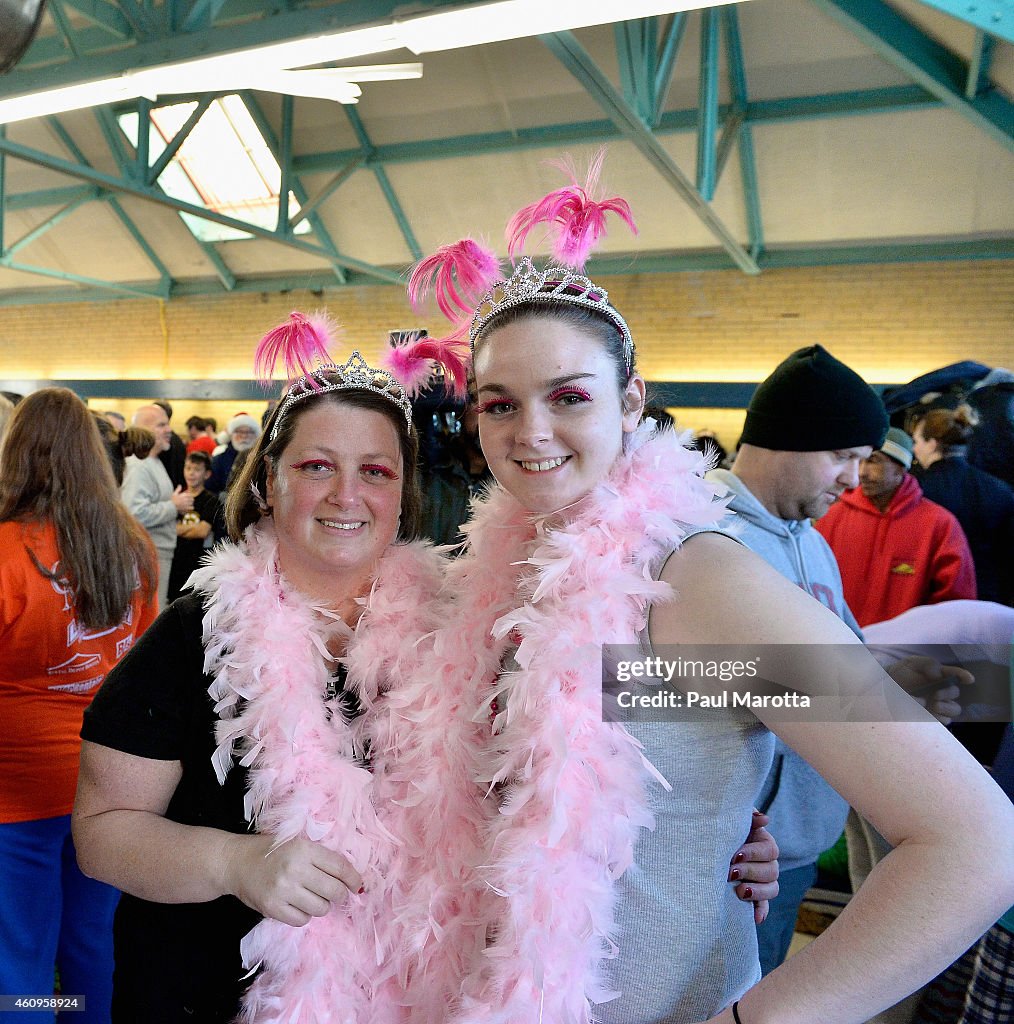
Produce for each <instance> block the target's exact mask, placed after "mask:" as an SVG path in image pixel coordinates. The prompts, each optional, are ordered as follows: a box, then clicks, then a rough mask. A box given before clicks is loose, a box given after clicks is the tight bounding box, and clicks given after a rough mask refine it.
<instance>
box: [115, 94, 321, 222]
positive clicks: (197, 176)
mask: <svg viewBox="0 0 1014 1024" xmlns="http://www.w3.org/2000/svg"><path fill="white" fill-rule="evenodd" d="M196 106H197V104H196V103H176V104H172V105H169V106H164V107H155V108H154V109H153V110H152V111H151V125H150V135H149V140H150V141H149V152H150V158H151V160H153V161H154V160H157V159H158V157H159V156H160V155H161V153H162V152H163V151H164V150H165V148H166V146H167V145H168V143H169V142H170V141H171V140H172V139H173V138H174V137H175V136H176V134H177V133H178V132H179V130H180V129H181V128H182V127H183V125H184V124H185V123H186V121H187V118H189V117H190V115H191V114H192V113H193V111H194V109H195V107H196ZM119 120H120V127H121V128H122V130H123V132H124V134H125V135H126V136H127V138H129V139H130V141H131V142H132V143H133V144H134V145H135V146H136V145H137V123H138V117H137V114H136V113H126V114H122V115H121V116H120V119H119ZM281 181H282V172H281V168H280V167H279V166H278V161H277V160H275V158H274V155H273V154H272V153H271V150H270V149H269V148H268V145H267V143H266V142H265V140H264V137H263V136H262V135H261V133H260V131H259V130H258V128H257V126H256V124H255V123H254V121H253V118H251V117H250V114H249V112H248V111H247V109H246V105H245V104H244V103H243V101H242V100H241V99H240V98H239V97H238V96H224V97H222V98H220V99H217V100H215V101H214V102H212V104H211V106H210V107H208V109H207V110H206V111H205V112H204V114H203V116H202V117H201V119H200V121H198V122H197V124H196V125H195V126H194V128H193V129H192V131H191V132H190V135H189V136H188V137H187V139H186V141H185V142H184V143H183V145H182V146H180V148H179V150H178V152H177V153H176V154H175V155H174V156H173V158H172V160H170V162H169V164H168V165H167V166H166V168H165V170H164V171H163V172H162V174H161V175H160V176H159V179H158V183H159V185H160V186H161V187H162V188H163V189H164V190H165V192H166V194H167V195H170V196H172V197H173V198H174V199H179V200H182V201H183V202H187V203H192V204H194V205H195V206H203V207H205V208H206V209H208V210H214V211H215V212H216V213H221V214H224V215H225V216H228V217H234V218H236V219H237V220H244V221H248V222H249V223H252V224H256V225H258V226H259V227H265V228H271V229H274V228H275V227H276V226H277V224H278V194H279V190H280V188H281ZM298 211H299V203H298V202H297V201H296V197H295V196H294V195H293V194H292V193H291V192H290V193H289V202H288V215H289V216H290V217H291V216H293V215H294V214H295V213H297V212H298ZM180 216H181V217H182V218H183V220H184V222H185V223H186V225H187V227H189V228H190V230H191V232H193V234H194V235H195V236H196V237H197V238H198V239H200V240H201V241H205V242H218V241H226V240H232V239H238V238H250V237H251V235H250V234H249V232H246V231H241V230H237V229H235V228H231V227H227V226H226V225H224V224H216V223H215V222H213V221H208V220H202V219H201V218H199V217H195V216H193V215H192V214H189V213H185V212H181V213H180ZM309 231H310V225H309V224H308V223H307V222H306V221H301V222H300V223H299V224H297V225H296V227H295V228H294V232H295V233H296V234H306V233H307V232H309Z"/></svg>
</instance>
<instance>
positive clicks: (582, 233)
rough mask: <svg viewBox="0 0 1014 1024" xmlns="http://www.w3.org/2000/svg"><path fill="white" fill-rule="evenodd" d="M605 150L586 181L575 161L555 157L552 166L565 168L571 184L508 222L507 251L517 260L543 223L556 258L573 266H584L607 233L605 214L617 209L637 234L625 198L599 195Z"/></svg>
mask: <svg viewBox="0 0 1014 1024" xmlns="http://www.w3.org/2000/svg"><path fill="white" fill-rule="evenodd" d="M605 155H606V151H605V150H604V149H600V150H599V151H598V153H596V154H595V156H594V158H593V159H592V162H591V164H590V165H589V167H588V174H587V175H586V177H585V182H584V185H581V184H580V183H579V182H578V178H577V173H576V172H575V170H574V164H573V161H571V160H570V159H566V160H559V161H554V162H553V166H554V167H559V168H560V169H561V170H563V171H564V172H565V173H566V174H567V175H568V176H569V177H570V180H571V184H570V185H566V186H564V187H563V188H559V189H556V190H555V191H553V192H550V193H549V195H547V196H544V197H543V198H542V199H540V200H539V201H538V202H537V203H532V204H530V205H529V206H526V207H524V208H523V209H521V210H518V212H517V213H516V214H514V216H513V217H512V218H511V220H510V223H509V224H508V225H507V252H508V254H509V256H510V258H511V261H512V262H513V261H514V258H515V256H516V254H517V253H518V252H519V251H520V250H521V248H522V247H523V246H524V244H525V240H526V239H527V238H528V235H529V234H530V233H531V231H532V230H533V229H534V228H536V227H538V225H540V224H548V225H549V226H550V232H551V234H552V235H553V245H552V253H553V258H554V259H555V260H556V261H557V262H559V263H561V264H563V266H565V267H570V268H571V269H573V270H583V269H584V265H585V263H586V262H587V261H588V256H589V254H590V253H591V251H592V249H594V248H595V246H596V245H597V244H598V241H599V239H600V238H602V237H603V236H604V235H605V233H606V214H607V213H615V214H616V215H617V216H619V217H620V218H622V219H623V221H624V222H625V223H626V224H627V226H628V227H629V228H630V230H631V231H633V233H634V234H635V235H636V234H637V225H636V224H635V223H634V217H633V215H632V214H631V212H630V206H629V204H628V203H627V201H626V200H625V199H621V198H620V197H619V196H613V197H612V198H610V199H606V198H603V197H601V196H600V195H599V178H600V176H601V174H602V161H603V160H604V159H605Z"/></svg>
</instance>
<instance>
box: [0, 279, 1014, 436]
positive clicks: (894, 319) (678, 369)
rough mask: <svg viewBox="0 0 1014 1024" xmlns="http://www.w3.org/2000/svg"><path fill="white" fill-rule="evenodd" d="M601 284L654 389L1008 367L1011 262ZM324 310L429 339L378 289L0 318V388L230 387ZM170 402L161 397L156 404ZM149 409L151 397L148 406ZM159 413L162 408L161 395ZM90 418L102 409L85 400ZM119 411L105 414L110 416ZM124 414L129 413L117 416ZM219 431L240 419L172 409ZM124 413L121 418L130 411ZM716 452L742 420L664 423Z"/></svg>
mask: <svg viewBox="0 0 1014 1024" xmlns="http://www.w3.org/2000/svg"><path fill="white" fill-rule="evenodd" d="M603 283H604V284H605V285H606V287H607V288H608V289H609V294H610V298H611V299H612V300H613V301H614V302H615V303H616V305H617V307H618V308H619V309H620V310H621V311H622V312H623V313H624V314H625V315H626V316H627V318H628V320H629V321H630V324H631V327H632V329H633V331H634V336H635V339H636V340H637V345H638V356H639V363H640V367H641V370H642V372H643V373H644V374H645V375H646V376H647V377H648V378H649V379H654V380H669V381H681V380H682V381H756V380H760V379H761V378H763V377H764V376H765V375H766V374H767V373H768V372H769V371H770V370H771V368H772V367H773V366H774V365H775V364H776V363H777V362H778V361H779V360H780V359H782V358H783V357H784V356H785V355H787V354H788V353H789V352H791V351H792V350H794V349H796V348H799V347H800V346H802V345H808V344H811V343H813V342H818V341H819V342H820V343H821V344H823V345H824V346H826V347H827V348H828V349H830V350H831V351H832V352H833V353H834V354H835V355H837V356H838V357H839V358H841V359H843V360H844V361H845V362H847V363H849V364H850V365H851V366H853V367H854V368H855V369H856V370H857V371H859V372H860V373H861V374H863V375H864V376H865V377H866V378H867V379H868V380H870V381H874V382H880V383H898V382H902V381H906V380H910V379H911V378H912V377H915V376H917V375H918V374H920V373H925V372H926V371H928V370H932V369H935V368H936V367H939V366H943V365H946V364H947V363H951V362H955V361H957V360H959V359H976V360H979V361H980V362H983V363H986V364H988V365H991V366H1008V367H1011V366H1012V365H1014V262H1009V261H983V262H955V263H920V264H898V265H887V266H884V265H869V266H848V267H815V268H799V269H788V270H768V271H765V272H764V273H762V274H760V275H759V276H756V277H749V276H747V275H745V274H742V273H741V272H739V271H709V272H701V273H682V274H632V275H627V276H617V277H609V278H606V279H604V281H603ZM320 306H326V307H327V308H328V309H329V310H330V311H331V313H332V314H333V315H334V316H335V317H336V318H337V319H338V320H339V321H340V322H341V323H342V324H343V326H344V339H345V347H346V349H349V348H352V347H359V348H360V349H361V350H362V351H363V354H364V355H365V356H366V357H367V359H371V360H372V359H374V358H376V356H377V354H378V352H379V351H380V348H381V347H382V345H383V344H384V343H385V339H386V335H387V331H388V330H389V329H392V328H407V327H429V328H430V329H431V331H438V330H440V329H441V327H442V323H441V321H440V319H439V317H438V316H437V315H434V314H424V315H420V314H416V313H415V312H413V311H412V310H411V309H410V308H409V305H408V303H407V301H406V299H405V296H404V293H403V292H402V291H401V290H400V289H398V288H394V287H387V286H377V287H373V286H364V287H357V288H347V289H335V290H333V291H328V292H326V293H325V294H324V296H323V297H321V296H320V295H317V294H311V293H308V292H291V293H289V294H286V295H273V294H242V295H226V294H223V295H220V296H208V297H201V298H182V299H177V300H173V301H171V302H169V303H165V304H161V303H156V302H149V301H146V300H124V301H118V302H111V303H81V304H69V305H68V304H54V305H38V306H22V307H0V378H29V379H35V378H52V379H59V378H89V377H90V378H125V379H130V378H135V379H158V380H161V379H172V378H209V379H214V378H225V379H230V378H246V377H249V376H250V375H251V369H250V360H251V354H252V350H253V346H254V344H255V343H256V340H257V339H258V337H259V336H260V335H261V334H262V333H263V332H264V331H265V330H267V329H268V328H270V327H272V326H274V325H275V324H276V323H278V322H279V321H280V320H282V319H284V317H285V316H286V315H287V314H288V312H289V311H290V310H291V309H302V310H312V309H316V308H318V307H320ZM170 390H171V388H170ZM152 397H158V396H154V395H153V396H152ZM169 397H172V396H171V394H170V395H169ZM91 404H92V405H93V406H94V407H98V406H101V407H110V402H108V401H106V400H103V399H101V398H99V399H96V400H94V401H93V402H92V403H91ZM123 404H124V403H122V402H120V403H113V406H116V405H120V406H122V405H123ZM129 404H130V405H133V404H135V403H129ZM174 405H175V406H176V415H175V416H174V426H176V428H177V429H178V430H182V423H183V421H184V420H185V419H186V418H187V416H189V415H191V414H193V413H205V414H209V415H216V416H217V417H218V418H219V420H220V422H223V421H224V420H225V419H228V417H229V416H231V415H233V414H234V413H235V412H236V411H238V410H239V408H240V407H241V406H242V407H244V408H245V409H246V411H249V412H252V413H254V414H255V415H259V413H260V411H261V410H262V409H263V405H259V406H254V405H252V403H249V402H247V403H234V402H204V403H195V402H188V401H182V400H181V401H178V402H176V403H174ZM124 411H126V412H128V413H129V412H130V411H132V410H131V409H129V408H128V409H125V410H124ZM677 415H678V419H679V420H680V422H681V423H683V424H685V425H686V426H690V427H695V428H700V427H711V428H712V429H714V430H716V431H717V432H718V434H719V436H720V437H721V439H722V440H723V441H724V442H725V443H726V444H729V445H731V444H732V443H733V442H734V441H735V439H736V437H737V435H738V432H739V426H740V424H741V422H742V414H741V413H740V412H738V411H735V410H732V411H730V410H708V409H678V410H677Z"/></svg>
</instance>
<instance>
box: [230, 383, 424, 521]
mask: <svg viewBox="0 0 1014 1024" xmlns="http://www.w3.org/2000/svg"><path fill="white" fill-rule="evenodd" d="M324 401H329V402H331V403H333V404H334V405H339V406H340V405H347V406H351V407H353V408H355V409H369V410H371V411H373V412H379V413H380V414H381V415H383V416H386V417H387V419H389V420H390V421H391V423H392V424H393V425H394V428H395V430H396V431H397V432H398V445H399V448H400V449H401V461H402V489H401V524H400V526H399V528H398V538H399V539H400V540H409V539H411V538H412V537H414V536H415V535H416V534H417V533H418V530H419V520H420V517H421V514H422V492H421V490H420V487H419V468H418V461H419V438H418V437H417V436H416V432H415V430H414V429H413V428H411V427H409V426H408V424H407V423H406V422H405V416H404V414H403V413H402V411H401V409H400V408H398V406H396V405H395V404H394V403H393V402H391V401H390V400H389V399H387V398H383V397H381V396H380V395H376V394H374V393H373V392H372V391H365V390H358V389H349V390H344V389H343V390H341V391H325V392H324V393H323V394H321V395H319V396H316V395H311V396H309V397H307V398H302V399H300V400H299V401H298V402H296V403H294V404H293V405H291V406H289V407H288V408H287V409H286V410H285V414H284V416H283V418H282V421H281V424H280V425H279V427H278V436H277V437H276V438H275V439H274V440H273V441H272V440H271V432H272V431H273V430H274V427H275V423H276V422H277V420H278V414H279V410H281V409H283V408H284V402H279V404H278V406H277V407H276V408H275V410H274V412H272V414H271V418H270V419H269V420H268V422H267V423H266V424H265V426H264V432H263V433H262V434H261V436H260V437H259V438H258V439H257V445H256V447H254V448H252V449H250V454H249V457H248V458H247V460H246V463H245V465H244V466H243V468H242V470H241V471H240V473H239V475H238V476H237V478H236V481H235V483H233V484H232V485H231V486H230V488H229V493H228V496H227V497H226V501H225V521H226V524H227V525H228V527H229V536H230V537H231V538H232V539H233V540H235V541H238V540H239V539H240V537H242V536H243V531H244V530H245V529H246V528H247V527H248V526H250V525H251V524H252V523H256V522H257V521H258V520H259V519H260V518H261V517H262V516H263V515H264V514H265V513H264V512H263V511H262V509H261V508H260V507H259V506H258V504H257V499H256V497H255V496H254V489H256V490H257V492H258V493H259V494H260V495H262V496H263V495H266V494H267V478H268V466H269V464H271V465H274V464H275V463H276V461H277V460H278V459H279V458H280V457H281V455H282V452H284V451H285V449H286V448H287V447H288V446H289V442H290V441H291V440H292V435H293V434H294V433H295V431H296V423H297V421H298V420H299V417H300V416H301V415H302V414H303V413H304V412H306V410H307V409H311V408H316V407H317V405H318V404H319V403H320V402H324Z"/></svg>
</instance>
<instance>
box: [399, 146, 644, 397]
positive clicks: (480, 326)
mask: <svg viewBox="0 0 1014 1024" xmlns="http://www.w3.org/2000/svg"><path fill="white" fill-rule="evenodd" d="M604 159H605V150H604V149H601V150H599V151H598V153H596V154H595V156H594V157H593V159H592V161H591V164H590V165H589V167H588V173H587V175H586V176H585V181H584V184H583V185H582V184H580V183H579V182H578V177H577V173H576V171H575V169H574V164H573V161H572V160H570V159H566V160H561V161H555V162H554V166H556V167H559V168H560V169H561V170H563V171H564V172H565V173H566V174H567V175H568V176H569V177H570V180H571V184H570V185H567V186H565V187H564V188H561V189H557V190H555V191H553V192H550V193H549V195H547V196H545V197H544V198H543V199H541V200H539V202H537V203H532V204H531V205H530V206H526V207H525V208H524V209H522V210H519V211H518V212H517V213H516V214H515V215H514V216H513V217H512V218H511V220H510V223H509V224H508V225H507V251H508V254H509V256H510V258H511V261H512V262H514V263H515V267H514V271H513V273H512V274H511V275H510V277H508V278H503V277H502V276H501V274H500V263H499V260H498V259H497V258H496V256H495V255H494V254H493V253H492V252H490V251H489V250H488V249H486V248H485V247H483V246H481V245H479V244H478V243H477V242H475V241H474V240H473V239H471V238H466V239H463V240H462V241H460V242H456V243H454V244H453V245H445V246H442V247H441V248H440V249H438V250H437V251H436V252H435V253H434V254H433V255H432V256H430V257H428V258H427V259H425V260H423V261H422V262H421V263H419V264H418V265H417V266H416V268H415V269H414V270H413V272H412V276H411V279H410V280H409V286H408V293H409V297H410V299H411V300H412V304H413V305H414V306H418V305H419V304H420V303H421V302H422V300H423V299H425V298H426V296H427V295H428V294H429V292H430V290H431V289H432V290H433V292H434V293H435V295H436V302H437V306H438V307H439V309H440V312H441V313H443V314H444V316H445V317H447V319H448V320H450V322H451V324H452V325H453V326H452V330H451V332H450V334H449V335H448V336H447V337H446V338H443V339H441V340H439V341H437V342H433V343H428V344H433V345H436V346H438V347H440V346H443V347H444V348H445V349H447V348H451V349H453V348H455V347H457V346H459V345H460V346H463V345H464V342H465V339H466V337H467V339H468V342H469V346H470V348H471V349H474V346H475V342H476V340H477V339H478V338H479V336H480V335H481V334H482V333H483V331H485V330H486V328H487V327H488V326H489V324H490V323H492V322H493V321H494V320H495V319H496V318H497V317H498V316H499V315H500V313H501V312H503V311H504V310H507V309H511V308H513V307H516V306H522V305H526V304H528V303H543V302H544V303H547V304H556V305H570V304H573V305H577V306H582V307H584V308H586V309H591V310H594V311H595V312H597V313H599V314H600V315H602V316H604V317H605V318H606V319H607V320H610V321H611V322H612V323H613V324H614V325H615V326H616V329H617V330H618V331H619V333H620V337H621V339H622V341H623V356H624V360H625V362H626V364H627V370H628V372H630V371H632V369H633V365H634V340H633V337H632V336H631V333H630V328H629V327H628V326H627V323H626V321H625V320H624V319H623V317H622V316H621V315H620V313H619V312H618V311H617V310H616V309H615V308H614V307H613V306H612V305H611V304H610V302H609V293H608V292H607V291H606V290H605V288H602V287H601V286H599V285H597V284H595V283H594V282H593V281H591V280H589V279H588V278H587V277H585V276H583V274H582V270H583V268H584V264H585V262H586V261H587V259H588V255H589V253H590V252H591V250H592V249H593V248H594V247H595V245H596V244H597V243H598V242H599V241H600V240H601V239H602V238H603V237H604V235H605V232H606V215H607V214H609V213H615V214H616V215H617V216H618V217H620V218H621V219H622V220H623V221H624V223H626V224H627V226H628V227H629V228H630V230H631V231H633V232H634V234H635V235H636V234H637V225H636V224H635V223H634V218H633V215H632V214H631V212H630V206H629V205H628V203H627V201H626V200H625V199H622V198H620V197H619V196H613V197H611V198H603V197H602V196H601V195H600V186H599V178H600V177H601V174H602V163H603V160H604ZM539 224H546V225H549V228H550V232H551V233H552V234H553V236H554V241H553V247H552V252H553V257H554V258H553V261H552V262H551V263H550V264H549V265H548V266H546V267H545V269H544V270H542V271H540V270H539V269H538V268H536V267H535V265H534V264H533V263H532V261H531V260H530V259H529V258H528V257H527V256H526V257H524V258H522V259H521V260H520V261H517V260H516V257H517V255H518V253H519V251H520V250H521V248H522V246H523V245H524V243H525V241H526V240H527V238H528V236H529V234H530V233H531V232H532V231H533V230H534V229H535V228H536V227H537V226H538V225H539ZM418 351H419V354H420V356H422V353H424V352H425V353H427V354H426V356H425V358H426V359H427V360H429V359H433V358H435V359H438V360H439V361H440V362H443V363H445V365H446V360H445V358H444V357H443V356H434V355H431V354H430V352H431V350H430V349H429V348H428V345H427V346H426V347H423V348H420V349H419V350H418ZM410 358H411V355H410V354H409V353H406V354H402V355H398V354H394V355H392V356H389V362H388V365H389V366H391V367H392V369H394V366H395V360H398V361H399V362H400V363H401V364H402V365H400V367H399V368H398V369H394V372H395V374H396V375H397V376H399V377H400V379H402V380H403V381H409V380H412V379H423V380H424V379H427V378H428V372H429V363H427V369H426V372H425V374H424V372H423V370H422V369H420V368H418V367H413V366H411V365H408V361H409V359H410ZM407 386H408V387H410V388H412V387H414V386H415V385H413V384H411V383H409V384H407Z"/></svg>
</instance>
